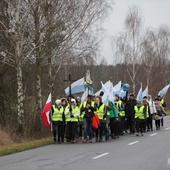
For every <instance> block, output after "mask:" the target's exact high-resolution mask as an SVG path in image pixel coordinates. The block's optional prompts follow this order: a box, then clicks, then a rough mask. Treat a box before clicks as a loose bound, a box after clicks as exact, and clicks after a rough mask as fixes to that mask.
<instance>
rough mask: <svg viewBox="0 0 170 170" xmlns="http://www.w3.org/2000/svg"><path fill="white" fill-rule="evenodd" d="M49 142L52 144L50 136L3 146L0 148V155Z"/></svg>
mask: <svg viewBox="0 0 170 170" xmlns="http://www.w3.org/2000/svg"><path fill="white" fill-rule="evenodd" d="M49 144H52V140H51V138H45V139H39V140H34V141H31V142H26V143H18V144H14V145H9V146H4V147H1V148H0V156H5V155H9V154H13V153H17V152H21V151H25V150H29V149H34V148H38V147H41V146H45V145H49Z"/></svg>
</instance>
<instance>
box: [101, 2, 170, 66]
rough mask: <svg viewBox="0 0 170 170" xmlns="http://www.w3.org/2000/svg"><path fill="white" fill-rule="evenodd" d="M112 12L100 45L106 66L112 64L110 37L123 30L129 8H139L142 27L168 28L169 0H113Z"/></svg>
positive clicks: (169, 17) (169, 21) (106, 21)
mask: <svg viewBox="0 0 170 170" xmlns="http://www.w3.org/2000/svg"><path fill="white" fill-rule="evenodd" d="M114 2H115V3H114V5H113V10H112V12H110V14H109V15H108V17H107V18H106V19H105V22H103V23H104V28H105V29H106V33H105V34H106V36H105V39H104V40H103V43H102V52H101V56H102V57H104V58H106V60H107V62H108V64H113V62H114V53H113V50H112V47H111V37H113V36H116V35H118V33H119V32H121V31H123V29H124V20H125V17H126V14H127V12H128V9H129V7H131V6H134V5H135V6H137V7H139V9H140V11H141V14H142V18H143V21H144V23H143V24H144V27H153V28H159V27H160V26H161V25H167V26H169V27H170V0H114Z"/></svg>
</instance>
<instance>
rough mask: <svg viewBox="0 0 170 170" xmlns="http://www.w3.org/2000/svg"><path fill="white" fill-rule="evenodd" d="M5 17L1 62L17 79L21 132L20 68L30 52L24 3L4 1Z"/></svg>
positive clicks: (21, 126)
mask: <svg viewBox="0 0 170 170" xmlns="http://www.w3.org/2000/svg"><path fill="white" fill-rule="evenodd" d="M4 3H5V4H6V8H7V9H6V13H5V16H6V18H7V21H8V23H9V25H6V24H5V23H4V22H3V21H0V26H1V33H3V36H4V37H5V39H6V42H7V43H8V46H7V45H5V46H3V45H1V46H0V50H1V60H0V61H1V62H2V63H3V64H7V65H9V66H11V67H14V68H15V70H16V78H17V108H18V111H17V112H18V130H19V131H20V132H21V131H22V130H23V126H24V91H23V72H22V67H23V65H24V63H25V58H27V57H28V56H29V55H30V54H31V51H28V47H29V41H28V34H29V30H28V18H29V17H28V10H29V6H26V5H25V1H21V0H13V1H10V0H6V1H4Z"/></svg>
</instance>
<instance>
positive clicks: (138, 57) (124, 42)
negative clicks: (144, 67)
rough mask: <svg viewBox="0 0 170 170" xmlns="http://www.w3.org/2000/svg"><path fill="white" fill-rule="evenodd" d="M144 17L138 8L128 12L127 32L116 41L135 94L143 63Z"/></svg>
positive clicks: (120, 59) (120, 58)
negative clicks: (142, 33) (142, 31)
mask: <svg viewBox="0 0 170 170" xmlns="http://www.w3.org/2000/svg"><path fill="white" fill-rule="evenodd" d="M141 30H142V17H141V15H140V12H139V10H138V8H137V7H135V6H134V7H132V8H130V10H129V11H128V14H127V16H126V19H125V32H122V33H120V36H119V37H117V38H116V39H114V42H115V44H116V47H117V49H116V50H117V52H116V53H117V56H118V57H119V59H118V61H120V62H121V63H125V65H126V69H127V75H128V76H129V77H130V80H131V83H132V92H133V93H135V87H136V85H137V83H139V82H137V73H138V71H139V69H140V67H141V66H140V65H141V63H142V56H143V51H142V46H143V41H144V40H143V36H142V35H141V33H140V32H141Z"/></svg>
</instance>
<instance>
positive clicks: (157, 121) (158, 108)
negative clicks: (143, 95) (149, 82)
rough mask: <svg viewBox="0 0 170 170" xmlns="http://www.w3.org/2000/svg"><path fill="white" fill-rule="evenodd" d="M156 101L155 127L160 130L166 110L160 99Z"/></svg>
mask: <svg viewBox="0 0 170 170" xmlns="http://www.w3.org/2000/svg"><path fill="white" fill-rule="evenodd" d="M154 101H155V107H156V115H155V126H156V130H160V124H161V119H162V115H163V114H164V113H165V110H164V108H163V106H162V105H161V101H160V100H159V98H155V99H154Z"/></svg>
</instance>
